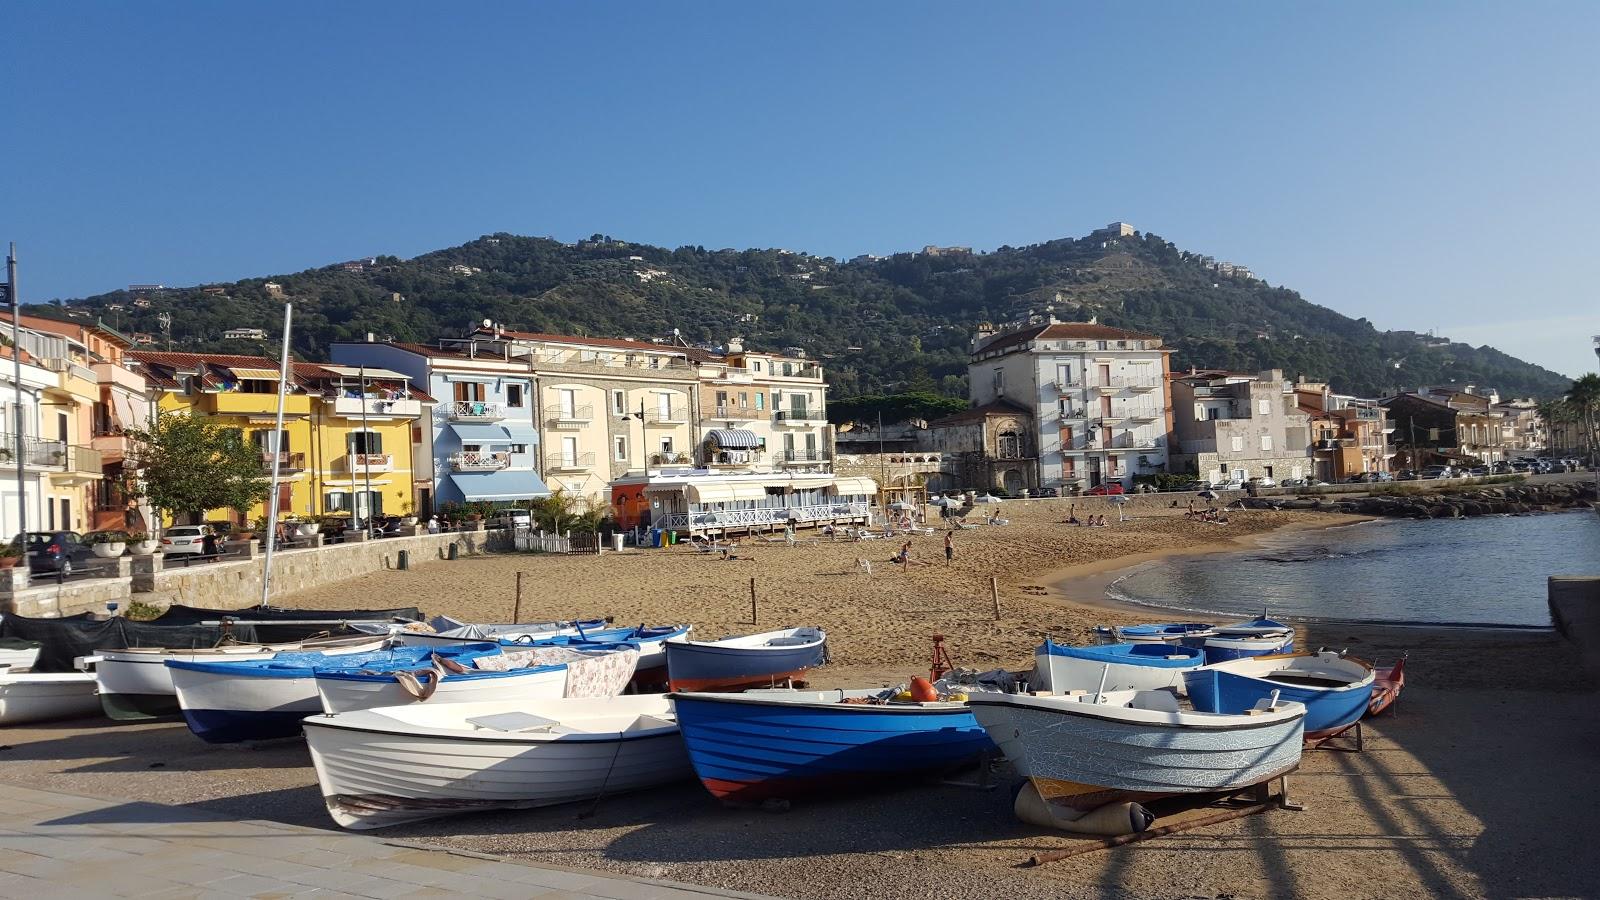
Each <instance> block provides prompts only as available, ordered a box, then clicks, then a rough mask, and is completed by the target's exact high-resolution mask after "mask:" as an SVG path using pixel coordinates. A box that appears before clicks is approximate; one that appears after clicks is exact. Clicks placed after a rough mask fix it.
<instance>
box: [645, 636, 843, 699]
mask: <svg viewBox="0 0 1600 900" xmlns="http://www.w3.org/2000/svg"><path fill="white" fill-rule="evenodd" d="M827 656H828V650H827V642H826V641H818V642H816V643H815V644H810V645H807V646H799V647H770V648H769V647H723V646H718V645H717V644H715V643H700V642H697V641H681V642H680V641H675V642H673V643H670V644H667V645H666V658H667V681H668V686H669V687H671V688H672V690H674V691H737V690H743V689H745V688H764V687H774V686H777V685H782V684H784V683H785V682H791V681H798V680H800V679H801V678H802V677H803V676H804V675H805V673H806V671H807V670H809V669H814V668H816V667H817V666H820V665H822V664H823V662H825V661H826V660H827Z"/></svg>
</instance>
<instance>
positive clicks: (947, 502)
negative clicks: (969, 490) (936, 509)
mask: <svg viewBox="0 0 1600 900" xmlns="http://www.w3.org/2000/svg"><path fill="white" fill-rule="evenodd" d="M928 502H929V503H931V504H933V505H934V506H960V505H961V501H959V500H952V499H950V498H949V497H935V498H933V499H932V500H929V501H928Z"/></svg>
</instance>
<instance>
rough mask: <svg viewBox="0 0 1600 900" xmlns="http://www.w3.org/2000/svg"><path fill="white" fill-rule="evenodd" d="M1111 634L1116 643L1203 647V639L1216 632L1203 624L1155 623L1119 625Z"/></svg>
mask: <svg viewBox="0 0 1600 900" xmlns="http://www.w3.org/2000/svg"><path fill="white" fill-rule="evenodd" d="M1111 633H1112V634H1113V635H1114V636H1115V637H1116V643H1123V644H1182V645H1183V646H1185V647H1203V646H1205V639H1206V638H1208V637H1210V636H1211V635H1213V634H1215V633H1216V632H1215V631H1213V630H1212V626H1210V625H1207V624H1205V623H1204V622H1157V623H1153V624H1149V625H1119V626H1116V627H1114V628H1112V629H1111Z"/></svg>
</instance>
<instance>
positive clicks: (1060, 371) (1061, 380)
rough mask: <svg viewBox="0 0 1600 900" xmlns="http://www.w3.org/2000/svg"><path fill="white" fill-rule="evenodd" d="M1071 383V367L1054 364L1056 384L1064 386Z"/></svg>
mask: <svg viewBox="0 0 1600 900" xmlns="http://www.w3.org/2000/svg"><path fill="white" fill-rule="evenodd" d="M1071 383H1072V367H1071V366H1056V384H1058V385H1060V386H1061V387H1066V386H1067V385H1069V384H1071Z"/></svg>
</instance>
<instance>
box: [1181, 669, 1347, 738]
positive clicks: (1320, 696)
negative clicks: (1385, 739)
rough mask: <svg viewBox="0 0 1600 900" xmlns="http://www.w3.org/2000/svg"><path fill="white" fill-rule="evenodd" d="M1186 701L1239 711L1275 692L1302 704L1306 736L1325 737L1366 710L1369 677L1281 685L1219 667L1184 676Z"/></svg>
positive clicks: (1208, 709)
mask: <svg viewBox="0 0 1600 900" xmlns="http://www.w3.org/2000/svg"><path fill="white" fill-rule="evenodd" d="M1184 684H1185V687H1186V688H1187V689H1188V692H1189V701H1190V702H1191V703H1193V704H1194V707H1195V709H1199V710H1204V711H1206V712H1215V713H1238V712H1242V711H1244V710H1246V709H1250V708H1251V707H1253V706H1255V705H1256V704H1257V703H1259V702H1260V701H1262V700H1266V699H1269V698H1270V697H1272V695H1273V694H1274V693H1276V694H1277V695H1278V699H1279V700H1292V701H1294V702H1296V703H1301V704H1304V705H1305V708H1306V719H1305V732H1306V737H1307V738H1310V739H1316V738H1322V737H1327V736H1329V735H1333V734H1337V733H1339V732H1340V731H1343V730H1344V729H1346V728H1348V727H1350V726H1351V725H1354V724H1355V722H1356V720H1357V719H1360V718H1361V717H1362V715H1364V714H1365V713H1366V711H1367V705H1368V703H1369V702H1370V701H1371V699H1372V677H1371V673H1370V672H1369V673H1368V676H1367V678H1366V679H1365V680H1364V681H1363V682H1361V683H1359V684H1350V685H1346V686H1344V687H1339V688H1316V687H1304V686H1299V685H1292V684H1284V683H1283V682H1281V681H1273V680H1271V679H1267V678H1253V677H1250V676H1248V675H1242V674H1238V673H1234V672H1228V671H1225V670H1222V669H1200V670H1198V671H1195V672H1189V673H1187V674H1186V675H1185V676H1184Z"/></svg>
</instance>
